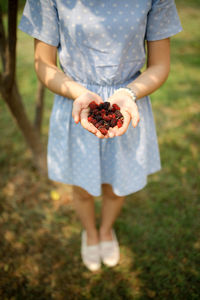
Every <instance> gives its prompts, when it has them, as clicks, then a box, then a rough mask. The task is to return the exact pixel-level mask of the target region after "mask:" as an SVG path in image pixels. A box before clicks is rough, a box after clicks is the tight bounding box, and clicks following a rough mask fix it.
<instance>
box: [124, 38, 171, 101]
mask: <svg viewBox="0 0 200 300" xmlns="http://www.w3.org/2000/svg"><path fill="white" fill-rule="evenodd" d="M169 71H170V39H169V38H167V39H163V40H159V41H153V42H147V69H146V70H145V71H144V72H143V73H142V74H141V75H140V76H139V77H138V78H136V79H135V80H134V81H133V82H131V83H129V84H128V87H129V88H131V89H132V90H133V91H134V92H135V93H136V96H137V99H140V98H142V97H144V96H147V95H150V94H151V93H153V92H154V91H155V90H157V89H158V88H159V87H160V86H161V85H162V84H163V83H164V82H165V81H166V79H167V77H168V74H169Z"/></svg>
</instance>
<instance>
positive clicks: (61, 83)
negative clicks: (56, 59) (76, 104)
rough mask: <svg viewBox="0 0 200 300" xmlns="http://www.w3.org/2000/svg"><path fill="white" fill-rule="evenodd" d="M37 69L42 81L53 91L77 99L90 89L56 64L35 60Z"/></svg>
mask: <svg viewBox="0 0 200 300" xmlns="http://www.w3.org/2000/svg"><path fill="white" fill-rule="evenodd" d="M35 70H36V73H37V76H38V78H39V79H40V81H41V82H42V83H43V84H44V85H45V86H46V87H47V88H48V89H49V90H51V91H52V92H53V93H55V94H58V95H61V96H63V97H66V98H69V99H72V100H75V99H76V98H77V97H79V96H80V95H82V94H83V93H86V92H88V90H87V89H86V88H85V87H83V86H82V85H81V84H79V83H77V82H75V81H74V80H73V79H72V78H70V77H69V76H67V75H66V74H64V73H63V72H62V71H61V70H60V69H59V68H58V67H57V66H56V65H54V64H50V63H46V62H43V61H42V60H39V59H38V60H35Z"/></svg>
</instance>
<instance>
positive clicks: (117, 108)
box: [112, 104, 120, 112]
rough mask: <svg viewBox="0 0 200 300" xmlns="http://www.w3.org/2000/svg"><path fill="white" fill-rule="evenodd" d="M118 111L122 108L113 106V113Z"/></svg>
mask: <svg viewBox="0 0 200 300" xmlns="http://www.w3.org/2000/svg"><path fill="white" fill-rule="evenodd" d="M116 110H120V107H119V106H118V105H117V104H113V105H112V111H113V112H115V111H116Z"/></svg>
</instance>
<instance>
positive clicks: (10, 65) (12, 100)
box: [0, 0, 47, 173]
mask: <svg viewBox="0 0 200 300" xmlns="http://www.w3.org/2000/svg"><path fill="white" fill-rule="evenodd" d="M17 11H18V0H9V1H8V36H7V37H6V34H5V30H4V26H3V17H2V10H1V5H0V42H1V45H0V58H1V61H2V66H3V68H2V69H3V70H2V72H1V71H0V93H1V95H2V98H3V99H4V100H5V102H6V104H7V106H8V108H9V110H10V112H11V114H12V116H13V118H14V120H15V122H16V123H17V125H18V127H19V129H20V130H21V132H22V134H23V136H24V138H25V141H26V143H27V145H28V146H29V148H30V150H31V152H32V154H33V162H34V164H35V166H36V167H37V169H38V170H39V171H40V172H41V173H46V170H47V166H46V153H45V149H44V146H43V144H42V141H41V138H40V134H39V133H38V131H37V130H36V129H35V127H34V126H33V125H32V124H31V122H30V121H29V119H28V116H27V114H26V112H25V109H24V105H23V102H22V98H21V95H20V93H19V90H18V86H17V82H16V78H15V69H16V41H17ZM40 122H41V121H40Z"/></svg>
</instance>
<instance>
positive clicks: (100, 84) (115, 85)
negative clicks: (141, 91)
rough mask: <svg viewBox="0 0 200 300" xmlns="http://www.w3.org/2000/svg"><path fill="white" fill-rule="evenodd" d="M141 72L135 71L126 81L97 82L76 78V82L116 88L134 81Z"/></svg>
mask: <svg viewBox="0 0 200 300" xmlns="http://www.w3.org/2000/svg"><path fill="white" fill-rule="evenodd" d="M140 74H141V71H138V72H137V73H135V74H134V75H133V76H132V77H131V78H129V79H126V80H124V81H121V82H118V83H115V82H113V83H106V82H102V83H101V82H100V83H97V82H93V81H87V82H85V81H81V80H76V79H75V81H76V82H78V83H80V84H81V85H83V86H87V87H90V86H91V87H92V86H94V87H104V86H105V87H114V88H119V87H123V86H126V85H127V84H129V83H130V82H131V81H133V80H134V79H136V78H137V77H138V76H139V75H140Z"/></svg>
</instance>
